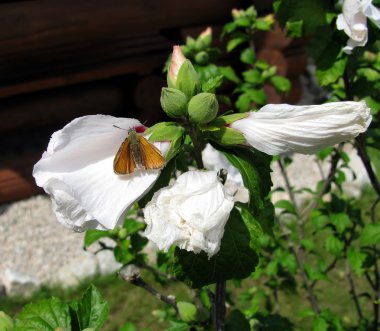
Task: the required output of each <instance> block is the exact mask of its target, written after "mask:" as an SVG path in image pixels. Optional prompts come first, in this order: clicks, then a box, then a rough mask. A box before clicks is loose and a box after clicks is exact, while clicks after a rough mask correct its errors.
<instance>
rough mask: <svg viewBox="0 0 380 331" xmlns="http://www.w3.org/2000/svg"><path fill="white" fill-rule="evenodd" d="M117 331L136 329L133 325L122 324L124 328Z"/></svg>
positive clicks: (134, 330)
mask: <svg viewBox="0 0 380 331" xmlns="http://www.w3.org/2000/svg"><path fill="white" fill-rule="evenodd" d="M119 331H137V329H136V327H135V326H134V325H133V323H131V322H128V323H127V324H124V326H123V327H122V328H121V329H120V330H119Z"/></svg>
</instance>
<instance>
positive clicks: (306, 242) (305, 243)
mask: <svg viewBox="0 0 380 331" xmlns="http://www.w3.org/2000/svg"><path fill="white" fill-rule="evenodd" d="M301 245H302V247H304V248H305V249H306V250H308V251H310V252H312V251H314V250H315V243H314V241H313V240H310V239H302V240H301Z"/></svg>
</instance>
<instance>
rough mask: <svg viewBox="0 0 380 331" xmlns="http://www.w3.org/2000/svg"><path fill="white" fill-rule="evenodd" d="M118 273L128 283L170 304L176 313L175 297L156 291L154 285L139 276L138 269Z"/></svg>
mask: <svg viewBox="0 0 380 331" xmlns="http://www.w3.org/2000/svg"><path fill="white" fill-rule="evenodd" d="M119 275H120V277H121V278H123V279H124V280H125V281H127V282H128V283H130V284H132V285H135V286H138V287H141V288H143V289H144V290H146V291H147V292H149V293H150V294H152V295H153V296H155V297H156V298H157V299H159V300H161V301H162V302H165V303H166V304H168V305H170V306H171V307H173V308H174V309H175V311H176V313H178V307H177V302H176V298H175V297H174V296H173V295H168V296H166V295H164V294H162V293H160V292H159V291H157V290H156V289H155V288H154V287H152V286H151V285H149V284H148V283H147V282H146V281H145V280H143V279H142V278H141V275H140V273H139V271H137V270H133V271H131V272H128V273H123V272H119Z"/></svg>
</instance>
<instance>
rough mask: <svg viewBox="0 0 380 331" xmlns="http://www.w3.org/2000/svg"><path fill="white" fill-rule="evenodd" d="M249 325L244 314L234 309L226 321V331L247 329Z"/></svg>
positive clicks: (247, 330)
mask: <svg viewBox="0 0 380 331" xmlns="http://www.w3.org/2000/svg"><path fill="white" fill-rule="evenodd" d="M250 329H251V328H250V325H249V322H248V321H247V319H246V318H245V316H244V314H243V313H242V312H241V311H240V310H237V309H234V310H233V311H232V312H231V314H230V316H229V317H228V319H227V321H226V331H237V330H239V331H249V330H250Z"/></svg>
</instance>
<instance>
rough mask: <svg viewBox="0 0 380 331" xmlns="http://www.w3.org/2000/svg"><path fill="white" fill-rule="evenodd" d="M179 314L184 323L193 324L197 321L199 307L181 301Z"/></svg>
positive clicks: (178, 305) (178, 304)
mask: <svg viewBox="0 0 380 331" xmlns="http://www.w3.org/2000/svg"><path fill="white" fill-rule="evenodd" d="M177 307H178V313H179V316H180V317H181V319H182V320H183V321H184V322H193V321H195V320H196V319H197V307H195V305H193V304H192V303H190V302H185V301H179V302H178V303H177Z"/></svg>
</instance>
